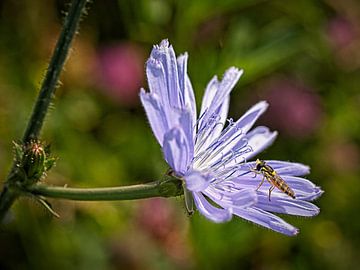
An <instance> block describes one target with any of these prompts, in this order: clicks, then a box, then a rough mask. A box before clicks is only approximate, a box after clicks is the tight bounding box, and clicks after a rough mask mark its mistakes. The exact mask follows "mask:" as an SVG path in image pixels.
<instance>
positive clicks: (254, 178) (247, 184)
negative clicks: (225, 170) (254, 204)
mask: <svg viewBox="0 0 360 270" xmlns="http://www.w3.org/2000/svg"><path fill="white" fill-rule="evenodd" d="M280 176H281V178H282V179H283V180H284V181H285V182H286V183H287V184H288V186H289V187H290V188H291V189H292V190H293V191H294V193H295V196H296V198H297V199H299V200H305V201H311V200H314V199H316V198H318V197H319V196H321V194H322V193H323V191H322V190H321V188H319V187H317V186H316V185H314V184H313V183H312V182H311V181H309V180H307V179H304V178H301V177H293V176H286V175H280ZM262 178H263V176H262V175H261V174H257V175H255V174H254V173H253V172H247V173H246V174H243V175H237V176H236V177H234V178H233V179H229V180H227V181H226V182H225V183H224V184H223V185H227V187H228V188H229V189H230V188H233V189H239V188H248V189H253V190H255V189H256V188H257V187H258V186H259V184H260V182H261V180H262ZM270 186H271V185H270V183H269V182H268V181H264V183H263V184H262V185H261V187H260V189H259V191H262V192H264V193H266V194H268V191H269V188H270ZM277 194H283V195H284V196H285V197H286V196H288V195H286V194H284V193H283V192H282V191H280V190H279V189H277V188H275V189H274V190H273V191H272V193H271V196H273V195H277Z"/></svg>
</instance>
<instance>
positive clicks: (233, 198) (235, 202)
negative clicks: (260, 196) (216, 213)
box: [203, 184, 257, 208]
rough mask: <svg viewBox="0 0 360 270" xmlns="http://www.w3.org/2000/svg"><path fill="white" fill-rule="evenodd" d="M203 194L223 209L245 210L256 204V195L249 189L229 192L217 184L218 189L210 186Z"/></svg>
mask: <svg viewBox="0 0 360 270" xmlns="http://www.w3.org/2000/svg"><path fill="white" fill-rule="evenodd" d="M203 193H204V194H205V195H206V196H208V197H209V198H210V199H211V200H213V201H214V202H215V203H216V204H218V205H220V206H222V207H223V208H233V207H243V208H245V207H249V206H253V205H254V204H255V203H256V202H257V194H256V192H255V190H251V189H241V190H237V191H229V190H226V189H222V187H221V184H219V187H218V188H214V187H212V186H210V187H209V188H207V189H206V190H205V191H204V192H203Z"/></svg>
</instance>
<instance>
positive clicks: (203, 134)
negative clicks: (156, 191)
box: [140, 40, 323, 235]
mask: <svg viewBox="0 0 360 270" xmlns="http://www.w3.org/2000/svg"><path fill="white" fill-rule="evenodd" d="M187 58H188V55H187V54H186V53H185V54H183V55H180V56H179V57H177V58H176V55H175V52H174V50H173V47H172V46H171V45H170V44H169V42H168V41H167V40H163V41H162V42H161V43H160V44H159V45H155V46H154V48H153V50H152V52H151V55H150V58H149V60H148V61H147V63H146V75H147V79H148V85H149V88H150V92H146V91H145V90H144V89H141V93H140V98H141V102H142V104H143V106H144V108H145V111H146V114H147V117H148V120H149V122H150V125H151V128H152V130H153V132H154V135H155V137H156V139H157V140H158V142H159V144H160V146H161V147H162V150H163V153H164V157H165V160H166V161H167V163H168V164H169V165H170V167H171V168H172V170H173V172H174V174H175V175H176V176H177V177H179V178H181V179H183V180H184V183H185V188H186V192H189V193H190V194H191V195H192V198H193V200H194V202H195V205H196V207H197V209H198V210H199V212H200V213H201V214H202V215H204V216H205V217H206V218H208V219H210V220H212V221H214V222H224V221H228V220H230V219H231V218H232V216H233V215H236V216H239V217H241V218H243V219H246V220H249V221H252V222H254V223H256V224H259V225H261V226H264V227H267V228H269V229H272V230H274V231H277V232H280V233H283V234H286V235H295V234H297V233H298V229H297V228H295V227H294V226H292V225H291V224H288V223H287V222H285V221H284V220H283V219H281V218H279V217H278V216H276V215H274V214H273V213H283V214H290V215H298V216H314V215H317V214H318V213H319V208H318V207H317V206H315V205H314V204H312V203H310V202H309V201H312V200H314V199H316V198H318V197H319V196H320V195H321V194H322V193H323V191H322V190H321V189H320V188H319V187H317V186H315V185H314V184H313V183H312V182H310V181H309V180H306V179H304V178H302V177H300V176H302V175H305V174H308V173H309V167H308V166H305V165H303V164H299V163H292V162H284V161H276V160H268V161H266V164H267V165H269V166H270V167H271V168H272V169H274V171H275V172H276V174H277V175H278V176H280V177H281V179H283V180H284V181H285V182H286V183H287V184H288V186H289V187H291V189H292V190H293V191H294V193H295V194H296V199H294V198H291V197H290V196H288V195H286V194H285V193H284V192H282V191H281V190H280V189H279V188H275V189H274V190H273V192H272V193H271V200H269V196H268V192H269V191H268V190H269V188H271V186H272V185H271V183H270V182H269V181H265V182H264V184H263V185H261V187H260V188H258V186H259V183H260V182H261V180H262V177H263V174H261V173H254V168H255V167H256V163H255V162H249V160H251V159H252V158H253V157H255V156H256V155H257V154H258V153H260V152H261V151H263V150H264V149H265V148H267V147H268V146H269V145H270V144H272V143H273V141H274V140H275V138H276V135H277V133H276V132H272V131H270V130H269V129H268V128H267V127H263V126H259V127H255V128H252V127H253V125H254V123H255V121H256V120H257V119H258V118H259V116H260V115H261V114H262V113H263V112H264V111H265V110H266V108H267V107H268V104H267V103H266V102H265V101H261V102H259V103H257V104H255V105H254V106H252V107H251V108H250V109H249V110H248V111H247V112H246V113H245V114H244V115H243V116H242V117H241V118H240V119H239V120H237V121H233V120H232V119H227V113H228V109H229V99H230V92H231V90H232V89H233V87H234V86H235V84H236V83H237V81H238V80H239V78H240V76H241V75H242V70H239V69H237V68H235V67H231V68H229V69H228V70H227V71H226V72H225V74H224V76H223V78H222V80H218V78H217V77H216V76H214V77H213V78H212V79H211V80H210V82H209V83H208V85H207V87H206V90H205V94H204V97H203V99H202V105H201V109H200V114H199V117H197V111H196V104H195V98H194V91H193V88H192V85H191V82H190V79H189V77H188V74H187ZM255 172H256V171H255Z"/></svg>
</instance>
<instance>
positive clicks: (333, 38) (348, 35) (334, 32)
mask: <svg viewBox="0 0 360 270" xmlns="http://www.w3.org/2000/svg"><path fill="white" fill-rule="evenodd" d="M327 34H328V37H329V39H330V42H331V43H332V45H333V46H334V47H335V48H336V49H342V48H344V47H346V46H349V45H350V44H351V43H352V42H353V41H354V40H355V39H356V31H355V28H354V25H353V24H352V23H351V22H350V21H349V20H347V19H346V18H343V17H335V18H333V19H332V20H330V21H329V23H328V27H327Z"/></svg>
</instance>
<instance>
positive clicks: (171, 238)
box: [136, 198, 190, 264]
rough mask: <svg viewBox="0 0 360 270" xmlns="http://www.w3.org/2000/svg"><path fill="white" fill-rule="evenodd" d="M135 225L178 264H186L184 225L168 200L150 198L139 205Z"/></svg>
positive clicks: (187, 253) (186, 251) (187, 255)
mask: <svg viewBox="0 0 360 270" xmlns="http://www.w3.org/2000/svg"><path fill="white" fill-rule="evenodd" d="M136 220H137V224H138V225H139V226H140V228H141V229H142V230H143V231H145V232H146V233H147V234H148V235H149V236H151V237H152V238H153V239H154V240H155V241H156V242H157V243H158V244H159V245H161V246H162V247H163V249H164V250H165V251H166V253H167V254H168V255H169V256H170V257H171V258H172V259H173V260H175V261H176V262H177V263H178V264H184V263H185V262H188V259H189V258H188V257H189V256H190V254H189V251H188V250H187V248H186V246H187V245H186V241H185V238H186V237H185V235H184V234H185V230H184V224H182V222H181V220H180V218H179V216H178V214H177V211H175V209H174V207H173V205H172V204H171V203H170V202H169V200H166V199H163V198H152V199H149V200H147V201H146V202H144V203H140V208H139V210H138V213H137V217H136Z"/></svg>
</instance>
